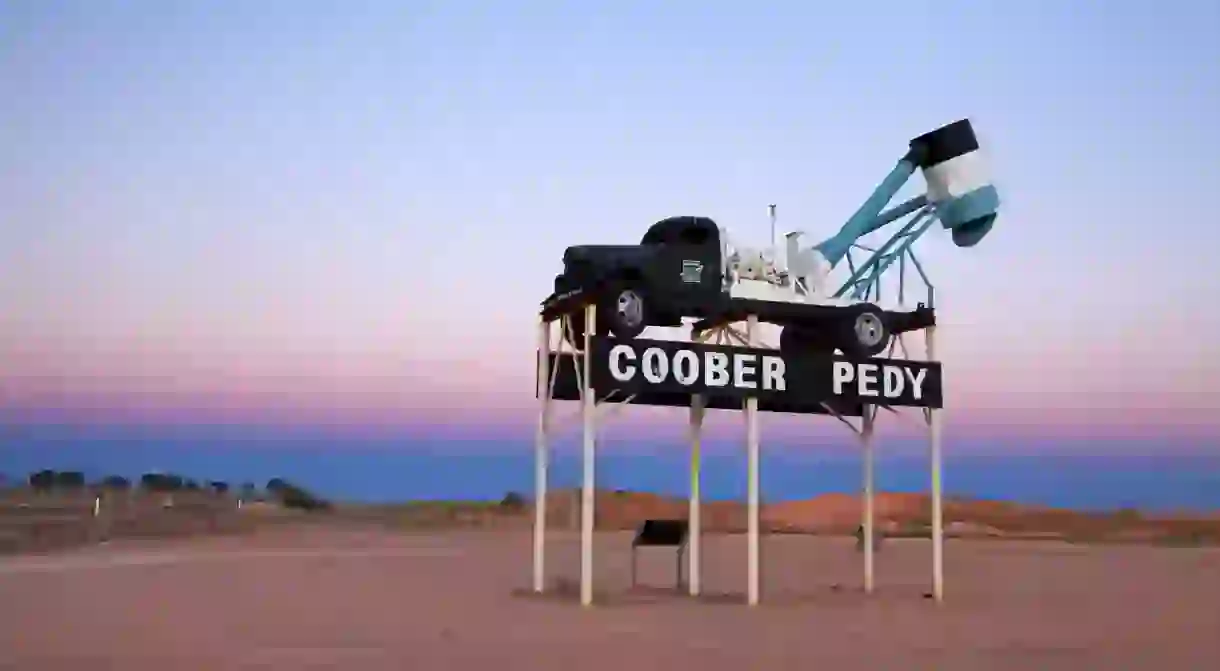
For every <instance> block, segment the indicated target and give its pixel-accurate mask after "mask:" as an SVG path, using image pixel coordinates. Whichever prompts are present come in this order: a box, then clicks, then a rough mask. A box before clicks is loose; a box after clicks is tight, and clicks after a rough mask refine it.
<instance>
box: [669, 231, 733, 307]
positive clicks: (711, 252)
mask: <svg viewBox="0 0 1220 671" xmlns="http://www.w3.org/2000/svg"><path fill="white" fill-rule="evenodd" d="M717 233H718V232H717V231H716V230H715V229H714V228H709V227H706V226H690V227H686V228H683V229H682V230H680V231H679V232H678V233H677V235H676V236H675V239H673V240H670V241H668V244H666V245H664V247H665V249H664V251H662V252H661V259H660V261H661V262H660V263H659V264H658V268H657V270H658V271H659V272H660V273H662V274H663V275H664V276H665V277H664V278H658V279H659V280H661V282H659V283H658V284H659V285H661V286H666V287H672V297H671V300H672V303H673V304H674V305H676V306H678V307H679V308H680V309H681V310H682V313H683V314H684V315H688V316H701V315H703V314H705V313H706V312H707V310H708V308H709V307H711V306H712V305H714V304H715V303H716V301H718V300H719V299H720V298H721V293H722V283H723V278H722V276H721V272H720V239H719V235H718V234H717Z"/></svg>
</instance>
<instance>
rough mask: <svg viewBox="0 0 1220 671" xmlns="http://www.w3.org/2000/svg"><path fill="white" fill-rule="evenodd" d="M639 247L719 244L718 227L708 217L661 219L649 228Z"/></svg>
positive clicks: (688, 216)
mask: <svg viewBox="0 0 1220 671" xmlns="http://www.w3.org/2000/svg"><path fill="white" fill-rule="evenodd" d="M640 244H641V245H670V244H680V245H708V244H710V245H715V246H718V245H719V244H720V227H719V226H717V225H716V222H715V221H712V219H711V218H710V217H696V216H690V215H687V216H680V217H669V218H667V219H662V220H660V221H658V222H657V223H655V224H653V225H652V226H651V227H649V229H648V231H647V232H646V233H644V238H643V239H642V240H640Z"/></svg>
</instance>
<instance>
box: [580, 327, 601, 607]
mask: <svg viewBox="0 0 1220 671" xmlns="http://www.w3.org/2000/svg"><path fill="white" fill-rule="evenodd" d="M584 318H585V334H584V340H585V341H584V356H582V357H581V364H582V368H583V371H582V372H583V374H582V376H581V385H582V386H583V387H584V388H583V389H582V390H581V396H580V402H581V420H582V421H581V423H582V424H583V440H584V450H583V452H584V455H583V456H584V485H583V487H582V488H581V498H580V603H581V605H583V606H591V605H592V604H593V519H594V518H593V506H594V491H593V487H594V475H595V473H594V467H595V461H596V456H597V454H596V450H597V443H596V440H597V413H596V411H597V404H596V398H595V397H594V393H595V392H594V390H593V379H592V374H593V366H592V363H591V356H590V354H591V353H592V351H593V334H594V333H596V331H597V315H596V309H595V307H594V306H593V305H592V304H590V305H588V306H586V307H585V314H584Z"/></svg>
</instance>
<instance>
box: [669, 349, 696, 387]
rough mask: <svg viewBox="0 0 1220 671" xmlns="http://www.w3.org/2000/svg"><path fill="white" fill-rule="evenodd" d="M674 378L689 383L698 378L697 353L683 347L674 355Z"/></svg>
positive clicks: (679, 381)
mask: <svg viewBox="0 0 1220 671" xmlns="http://www.w3.org/2000/svg"><path fill="white" fill-rule="evenodd" d="M674 380H676V381H677V382H678V384H685V385H691V384H694V383H695V382H696V381H698V380H699V355H698V354H695V353H694V352H692V351H690V350H688V349H684V350H682V351H680V352H678V353H677V354H675V355H674Z"/></svg>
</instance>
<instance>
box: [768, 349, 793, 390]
mask: <svg viewBox="0 0 1220 671" xmlns="http://www.w3.org/2000/svg"><path fill="white" fill-rule="evenodd" d="M762 364H763V379H762V386H763V389H764V390H765V391H784V390H785V389H787V388H788V387H787V385H786V384H785V383H784V360H783V359H781V358H779V357H777V356H764V357H763V358H762Z"/></svg>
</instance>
